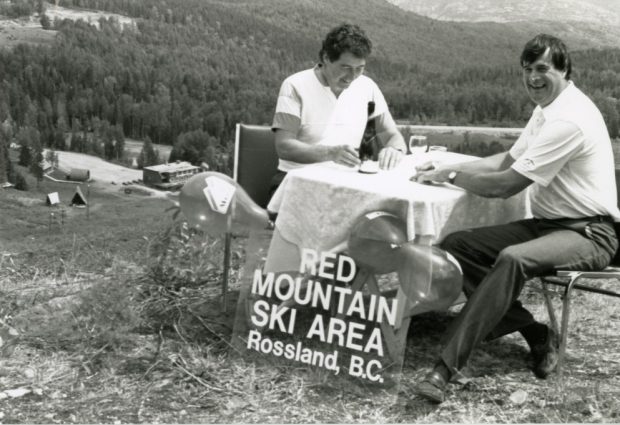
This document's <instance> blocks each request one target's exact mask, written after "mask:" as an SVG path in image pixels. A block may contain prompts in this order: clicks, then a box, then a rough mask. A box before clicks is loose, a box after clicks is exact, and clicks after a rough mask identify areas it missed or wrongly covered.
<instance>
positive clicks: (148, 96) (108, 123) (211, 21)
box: [0, 0, 620, 180]
mask: <svg viewBox="0 0 620 425" xmlns="http://www.w3.org/2000/svg"><path fill="white" fill-rule="evenodd" d="M347 2H349V3H350V2H354V0H343V1H342V2H330V1H328V0H323V1H318V2H316V1H309V0H300V1H299V2H292V1H290V0H256V1H254V2H250V3H247V2H242V1H239V0H231V1H228V2H217V1H210V0H152V1H148V2H146V1H141V0H60V2H59V4H60V5H61V6H65V7H79V8H90V9H101V10H106V11H109V12H114V13H120V14H124V15H127V16H130V17H133V18H135V19H136V20H137V27H136V28H133V29H132V28H129V27H124V28H123V27H122V26H121V25H120V24H119V23H118V22H117V21H115V20H114V19H109V20H105V19H102V20H101V21H100V29H97V28H96V27H95V26H93V25H89V24H87V23H86V22H83V21H77V22H73V21H69V20H64V21H55V22H49V20H47V23H48V25H50V26H51V28H53V29H54V30H57V31H58V35H57V37H56V40H55V42H54V44H53V45H52V46H51V47H50V46H32V45H25V44H24V45H19V46H18V47H16V48H15V49H13V50H6V49H5V50H0V123H2V125H1V126H0V142H2V143H1V144H0V174H6V173H7V172H8V171H7V170H8V169H9V168H10V165H7V156H6V152H7V151H8V148H7V146H8V144H9V143H10V142H12V141H15V142H17V143H19V144H21V145H27V146H29V147H30V148H31V150H32V151H33V152H40V150H41V149H42V148H43V147H49V148H51V149H57V150H61V149H71V150H76V151H80V152H86V153H93V154H96V155H100V156H102V157H105V158H107V159H113V160H122V152H123V140H124V138H125V137H129V138H133V139H138V140H147V139H148V140H149V141H151V142H152V143H158V144H168V145H173V146H174V148H173V150H172V152H171V158H170V160H175V159H182V160H188V161H191V162H192V163H195V164H200V163H201V162H206V163H208V164H209V165H210V166H211V167H212V168H213V169H217V170H221V171H228V170H230V166H231V164H230V161H231V159H232V155H230V151H231V148H232V143H233V136H234V135H233V132H234V128H235V123H237V122H246V123H255V124H268V123H270V122H271V118H272V114H273V109H274V106H275V100H276V95H277V92H278V89H279V86H280V83H281V81H282V80H283V79H284V78H285V77H286V76H287V75H289V74H290V73H292V72H295V71H298V70H301V69H304V68H307V67H310V66H312V64H313V63H314V62H315V60H316V57H317V54H318V49H319V44H320V41H321V40H320V38H321V37H322V36H323V34H324V32H325V31H326V30H327V29H328V28H330V27H331V26H332V25H333V24H336V23H338V22H341V21H343V20H345V19H347V20H350V21H356V19H359V22H360V23H361V24H362V26H364V27H365V28H366V30H367V32H369V33H371V34H377V36H376V39H377V41H376V42H375V51H374V53H373V56H372V57H371V59H370V60H369V63H368V67H367V73H368V74H369V75H370V76H371V77H372V78H374V79H375V80H376V81H377V83H378V84H379V85H380V87H381V88H382V90H383V92H384V94H385V96H386V98H387V100H388V102H389V104H390V107H391V109H392V113H393V115H394V117H395V118H396V119H398V120H405V121H408V122H410V123H412V124H448V125H484V126H515V127H519V126H522V125H523V124H524V123H525V121H526V119H527V118H528V116H529V114H530V112H531V109H532V105H531V103H530V102H529V100H528V99H527V97H526V95H525V93H524V90H523V88H522V86H521V80H520V70H519V67H518V63H517V58H518V54H519V52H520V47H521V45H522V43H520V42H512V41H510V40H509V37H510V34H508V35H505V36H503V37H504V38H501V37H500V39H499V40H500V41H496V42H494V43H491V42H490V41H488V43H489V45H488V46H489V47H488V48H487V47H486V46H485V49H484V54H483V55H482V54H481V55H480V56H479V57H468V56H467V55H466V54H464V53H463V52H459V50H463V49H464V48H465V47H463V46H464V45H465V44H471V43H472V40H471V39H472V37H475V36H476V34H477V33H476V31H477V29H475V28H474V29H472V28H469V27H468V26H467V25H463V26H461V27H459V26H458V25H456V24H453V23H450V24H451V25H452V26H450V27H441V28H435V26H436V25H440V24H435V23H434V21H431V20H427V19H422V18H419V21H416V25H417V27H419V28H418V32H414V31H411V30H410V29H407V31H408V33H407V34H402V33H401V32H399V33H398V35H395V33H394V32H391V31H393V29H392V28H390V25H382V22H381V21H379V18H380V19H381V20H382V21H385V20H387V19H393V20H394V21H393V22H392V23H391V26H395V25H405V23H404V22H406V21H402V19H403V18H402V17H392V16H391V15H389V17H388V15H387V14H388V13H393V9H388V8H387V6H378V5H380V4H381V2H380V1H379V0H364V1H362V3H355V2H354V3H355V4H358V5H359V4H363V5H365V6H366V7H367V8H366V9H365V10H362V11H359V10H357V9H356V8H355V7H351V8H350V9H351V13H352V15H351V16H338V15H337V13H341V10H340V9H337V10H333V8H342V7H345V6H346V3H347ZM336 3H337V4H336ZM343 4H345V6H343ZM250 5H251V7H249V6H250ZM349 6H351V5H349ZM248 7H249V9H248ZM20 8H21V9H20ZM28 8H29V9H28ZM41 8H42V9H43V10H40V12H41V13H42V15H41V18H44V17H43V13H44V8H45V4H44V3H43V2H41V1H39V0H15V1H12V2H11V3H8V4H4V5H3V9H0V13H3V14H5V15H7V14H19V13H25V12H24V11H28V12H29V13H35V12H36V11H37V10H39V9H41ZM287 8H288V9H287ZM372 8H374V9H372ZM27 9H28V10H27ZM358 9H359V8H358ZM272 11H277V12H273V13H271V12H272ZM285 13H286V14H287V15H286V18H287V19H286V25H278V22H276V21H277V17H278V16H279V15H278V14H280V15H282V14H285ZM334 13H336V16H334V17H332V18H324V19H325V23H324V24H322V23H321V21H320V19H323V17H326V16H331V15H333V14H334ZM407 15H410V16H416V15H411V14H407ZM368 16H370V17H371V18H372V17H374V18H377V22H375V23H374V24H373V21H372V20H369V18H368ZM399 19H400V20H399ZM404 19H409V20H411V19H413V18H411V17H409V18H407V17H406V18H404ZM416 19H418V18H416ZM43 20H44V19H43ZM317 21H318V22H317ZM441 25H446V23H442V24H441ZM455 25H456V26H455ZM447 28H449V29H447ZM432 31H436V33H432ZM429 32H431V33H432V34H431V36H432V37H435V39H436V43H437V46H441V48H437V49H435V48H434V47H433V46H432V45H429V44H428V40H427V39H426V38H425V37H427V35H428V33H429ZM317 34H318V35H317ZM437 34H444V36H443V37H444V38H439V36H438V35H437ZM394 37H396V38H394ZM480 37H481V38H479V39H476V40H475V41H473V43H474V44H475V43H483V42H487V40H493V39H494V37H495V35H494V34H492V33H491V34H483V35H481V36H480ZM392 39H394V40H396V41H395V42H394V43H389V42H388V41H387V40H392ZM457 39H458V40H460V41H457ZM502 40H503V41H502ZM458 43H462V44H458ZM463 43H465V44H463ZM502 43H503V44H502ZM509 43H513V44H509ZM452 45H454V50H453V51H447V49H448V47H446V46H452ZM505 46H513V47H511V51H510V52H508V54H507V53H506V51H505V50H506V48H505ZM416 49H417V50H416ZM479 51H483V50H482V49H479ZM573 59H574V78H573V79H574V80H575V82H576V84H577V85H578V86H579V87H581V88H583V89H584V91H586V93H588V94H589V95H590V96H591V97H592V99H593V100H594V101H595V102H596V103H597V105H598V106H599V108H600V109H601V111H602V113H603V115H604V116H605V119H606V121H607V125H608V128H609V132H610V134H611V136H612V137H618V136H619V132H620V103H619V100H618V99H620V50H618V49H608V50H587V51H578V52H575V53H574V56H573ZM2 152H4V154H1V153H2ZM0 180H1V177H0Z"/></svg>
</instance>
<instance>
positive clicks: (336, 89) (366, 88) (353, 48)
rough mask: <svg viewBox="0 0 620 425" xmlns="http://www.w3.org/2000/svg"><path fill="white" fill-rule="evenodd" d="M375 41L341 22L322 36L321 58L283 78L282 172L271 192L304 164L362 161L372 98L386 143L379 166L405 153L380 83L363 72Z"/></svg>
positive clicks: (278, 118)
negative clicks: (363, 141) (304, 68)
mask: <svg viewBox="0 0 620 425" xmlns="http://www.w3.org/2000/svg"><path fill="white" fill-rule="evenodd" d="M371 50H372V43H371V41H370V40H369V39H368V37H367V36H366V34H365V33H364V31H363V30H362V29H361V28H359V27H358V26H357V25H351V24H342V25H340V26H338V27H336V28H334V29H332V30H331V31H330V32H329V33H328V34H327V36H326V37H325V40H324V41H323V44H322V47H321V50H320V52H319V63H318V64H317V65H316V66H315V67H314V68H312V69H307V70H305V71H301V72H298V73H296V74H294V75H291V76H290V77H288V78H287V79H286V80H284V82H283V83H282V86H281V88H280V93H279V95H278V102H277V105H276V111H275V115H274V118H273V125H272V129H273V130H274V131H275V133H276V134H275V137H276V150H277V152H278V156H279V158H280V160H279V165H278V173H277V174H276V176H274V179H273V180H272V187H271V190H272V193H273V192H274V191H275V189H276V188H277V186H278V185H279V184H280V182H281V181H282V179H283V178H284V176H285V174H286V173H287V172H288V171H290V170H292V169H295V168H298V167H301V166H303V165H305V164H311V163H316V162H323V161H334V162H336V163H339V164H343V165H346V166H349V167H354V166H356V165H358V164H359V162H360V160H359V155H358V153H357V152H356V149H357V148H358V147H359V145H360V141H361V139H362V135H363V134H364V128H365V127H366V122H367V121H368V102H374V103H375V111H374V113H373V114H372V116H371V118H374V119H375V122H376V128H377V134H378V136H379V139H380V140H381V142H382V144H383V148H382V149H381V151H380V152H379V158H378V159H379V166H380V167H381V168H382V169H391V168H393V167H395V166H396V164H398V162H399V161H400V160H401V159H402V157H403V155H404V153H405V142H404V140H403V137H402V135H401V134H400V132H399V131H398V129H397V128H396V124H395V122H394V120H393V119H392V116H391V115H390V112H389V110H388V106H387V103H386V101H385V98H384V97H383V94H382V93H381V91H380V90H379V87H378V86H377V84H375V82H374V81H372V80H371V79H370V78H368V77H367V76H365V75H363V74H364V69H365V67H366V58H367V57H368V56H369V55H370V53H371Z"/></svg>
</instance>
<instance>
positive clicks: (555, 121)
mask: <svg viewBox="0 0 620 425" xmlns="http://www.w3.org/2000/svg"><path fill="white" fill-rule="evenodd" d="M510 156H512V158H514V159H515V162H514V163H513V164H512V168H513V169H514V170H515V171H516V172H518V173H519V174H521V175H523V176H525V177H527V178H529V179H531V180H533V181H534V183H533V184H532V186H531V187H530V192H529V193H530V200H531V205H532V214H533V215H534V217H537V218H551V219H553V218H580V217H590V216H595V215H609V216H612V217H613V218H614V220H616V221H620V212H619V211H618V207H617V195H616V180H615V172H614V157H613V152H612V148H611V142H610V140H609V134H608V132H607V127H606V126H605V122H604V120H603V117H602V116H601V113H600V112H599V110H598V108H597V107H596V106H595V105H594V103H593V102H592V101H591V100H590V99H589V98H588V97H587V96H586V95H585V94H584V93H583V92H582V91H581V90H579V89H578V88H577V87H575V86H574V84H573V83H572V82H569V85H568V86H567V87H566V88H565V89H564V90H563V91H562V92H561V93H560V94H559V95H558V97H557V98H556V99H555V100H554V101H553V102H551V103H550V104H549V105H547V106H545V107H544V108H541V107H540V106H537V107H536V108H535V109H534V112H533V113H532V117H531V118H530V120H529V122H528V123H527V125H526V127H525V129H524V130H523V133H522V134H521V136H520V137H519V139H518V140H517V141H516V142H515V144H514V145H513V146H512V148H511V149H510Z"/></svg>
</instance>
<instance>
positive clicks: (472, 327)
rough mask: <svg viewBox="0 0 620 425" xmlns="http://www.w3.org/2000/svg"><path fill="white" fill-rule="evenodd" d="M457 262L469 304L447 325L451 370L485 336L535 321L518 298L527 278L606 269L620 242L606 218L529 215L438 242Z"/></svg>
mask: <svg viewBox="0 0 620 425" xmlns="http://www.w3.org/2000/svg"><path fill="white" fill-rule="evenodd" d="M440 246H441V247H442V248H443V249H445V250H446V251H448V252H450V253H451V254H452V255H454V257H455V258H456V259H457V260H458V261H459V263H460V264H461V267H462V269H463V275H464V283H463V290H464V292H465V295H466V296H467V298H468V300H467V304H466V305H465V306H464V307H463V309H462V310H461V312H460V313H459V315H458V316H457V317H456V318H455V319H454V321H453V323H451V325H450V326H449V328H448V332H447V334H446V338H445V347H444V349H443V351H442V352H441V359H442V360H443V361H444V362H445V363H446V365H447V366H448V368H449V369H450V370H451V371H452V372H456V371H458V370H459V369H461V368H462V367H463V366H465V364H466V363H467V360H468V358H469V356H470V354H471V352H472V351H473V350H474V349H475V348H476V347H477V346H478V344H479V343H480V342H481V341H482V340H483V339H494V338H497V337H500V336H502V335H506V334H509V333H511V332H515V331H518V330H519V329H522V328H523V327H525V326H527V325H530V324H532V323H535V320H534V317H533V316H532V314H531V313H530V312H529V311H528V310H526V309H525V308H524V307H523V306H522V305H521V303H520V302H519V301H518V300H517V298H518V297H519V294H520V293H521V290H522V289H523V285H524V284H525V282H526V281H527V280H528V279H531V278H532V277H536V276H542V275H546V274H549V273H552V272H554V271H555V270H558V269H564V270H598V269H602V268H605V267H606V266H607V265H608V264H609V261H610V260H611V258H612V257H613V255H614V254H615V251H616V249H617V247H618V239H617V236H616V233H615V230H614V227H613V224H612V223H611V221H610V220H609V219H608V218H607V217H598V216H597V217H590V218H585V219H559V220H546V219H528V220H521V221H517V222H514V223H509V224H506V225H500V226H491V227H483V228H478V229H472V230H466V231H461V232H456V233H453V234H451V235H449V236H448V237H447V238H446V239H445V240H444V241H443V242H442V243H441V245H440Z"/></svg>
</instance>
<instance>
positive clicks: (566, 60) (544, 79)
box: [414, 34, 620, 402]
mask: <svg viewBox="0 0 620 425" xmlns="http://www.w3.org/2000/svg"><path fill="white" fill-rule="evenodd" d="M520 62H521V66H522V70H523V84H524V86H525V90H526V91H527V93H528V95H529V97H530V98H531V99H532V101H533V102H534V103H536V104H537V106H536V108H535V109H534V111H533V113H532V117H531V118H530V120H529V122H528V123H527V125H526V127H525V129H524V130H523V133H522V134H521V136H520V137H519V139H518V140H517V141H516V142H515V144H514V145H513V147H512V148H511V149H510V151H509V152H504V153H499V154H496V155H494V156H490V157H488V158H484V159H480V160H478V161H473V162H469V163H465V164H457V165H450V166H445V167H442V166H439V167H437V168H432V167H431V166H429V165H427V166H424V167H421V169H420V170H419V173H418V174H417V176H416V177H415V178H414V179H415V180H416V181H418V182H422V183H425V182H449V183H452V184H454V185H456V186H460V187H462V188H464V189H466V190H468V191H470V192H473V193H475V194H477V195H480V196H486V197H502V198H507V197H509V196H512V195H514V194H516V193H518V192H521V191H522V190H524V189H525V188H527V187H529V188H530V191H529V194H528V196H529V197H530V202H531V206H532V214H533V217H534V218H531V219H526V220H521V221H517V222H513V223H509V224H505V225H500V226H492V227H484V228H476V229H471V230H466V231H462V232H457V233H453V234H451V235H449V236H448V237H446V239H445V240H444V241H443V242H442V243H441V247H442V248H443V249H445V250H447V251H448V252H450V253H451V254H453V255H454V256H455V257H456V259H457V260H458V261H459V263H460V264H461V267H462V269H463V275H464V277H465V280H464V291H465V294H466V295H467V297H468V300H467V304H466V305H465V307H464V308H463V309H462V310H461V312H460V313H459V315H458V316H457V317H456V318H455V320H454V322H453V323H452V324H451V325H450V328H449V329H448V332H447V334H446V338H445V346H444V348H443V350H442V351H441V353H440V356H439V359H438V361H437V363H436V364H435V368H434V370H433V371H432V372H431V373H429V374H428V375H427V376H426V378H425V379H424V380H423V381H422V382H421V383H420V384H419V385H418V387H417V389H418V393H419V394H420V395H421V396H423V397H425V398H427V399H429V400H431V401H434V402H442V401H443V400H444V394H445V388H446V384H447V382H449V381H450V379H451V378H452V377H453V376H454V375H456V374H457V373H458V372H459V371H460V370H461V369H462V368H463V367H464V366H465V365H466V363H467V360H468V358H469V356H470V355H471V353H472V352H473V350H474V349H475V348H476V347H477V346H478V345H479V344H480V343H481V342H482V341H483V340H491V339H494V338H498V337H500V336H503V335H506V334H509V333H512V332H515V331H518V332H520V333H521V335H522V336H523V337H524V338H525V340H526V341H527V343H528V345H529V347H530V352H531V356H532V361H533V364H532V369H533V371H534V373H535V375H536V376H537V377H539V378H543V379H544V378H546V377H547V375H549V373H551V372H552V371H553V370H554V369H555V367H556V364H557V348H558V341H557V336H556V335H555V333H554V332H553V330H552V329H551V328H549V327H548V326H547V325H545V324H542V323H539V322H537V321H536V320H535V319H534V317H533V316H532V314H531V313H530V312H529V311H527V310H526V309H525V308H524V307H523V306H522V305H521V303H520V302H519V301H518V300H517V298H518V297H519V294H520V293H521V290H522V288H523V285H524V283H525V281H526V280H528V279H530V278H532V277H535V276H541V275H546V274H550V273H552V272H554V271H555V270H557V269H560V268H561V269H581V270H597V269H602V268H604V267H606V266H607V265H608V264H609V262H610V260H611V258H612V257H613V255H614V254H615V252H616V249H617V247H618V239H617V236H616V233H615V230H614V224H613V222H614V221H619V220H620V212H619V211H618V207H617V199H616V182H615V173H614V159H613V153H612V149H611V142H610V140H609V136H608V132H607V128H606V126H605V122H604V121H603V117H602V116H601V114H600V112H599V110H598V109H597V107H596V106H595V105H594V103H592V101H591V100H590V99H588V97H587V96H586V95H585V94H583V93H582V92H581V91H580V90H579V89H578V88H577V87H575V85H574V84H573V82H572V81H571V80H570V75H571V60H570V56H569V54H568V52H567V49H566V46H565V45H564V43H563V42H562V41H561V40H559V39H558V38H555V37H553V36H550V35H546V34H541V35H538V36H536V37H535V38H534V39H532V40H530V41H529V42H528V43H526V45H525V47H524V49H523V52H522V54H521V59H520Z"/></svg>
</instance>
